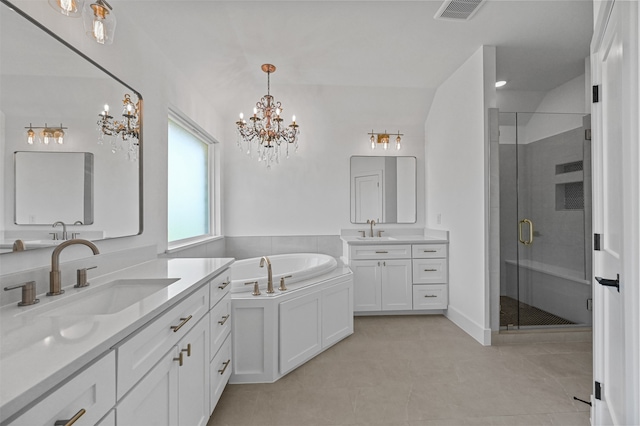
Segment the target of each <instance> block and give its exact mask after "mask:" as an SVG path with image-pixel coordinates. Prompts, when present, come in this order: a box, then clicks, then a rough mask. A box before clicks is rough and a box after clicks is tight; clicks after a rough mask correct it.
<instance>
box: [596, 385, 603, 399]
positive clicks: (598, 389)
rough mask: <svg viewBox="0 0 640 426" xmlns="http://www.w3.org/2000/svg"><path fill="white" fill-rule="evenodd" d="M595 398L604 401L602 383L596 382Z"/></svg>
mask: <svg viewBox="0 0 640 426" xmlns="http://www.w3.org/2000/svg"><path fill="white" fill-rule="evenodd" d="M594 397H595V398H596V399H598V400H600V401H602V385H601V384H600V382H596V385H595V395H594Z"/></svg>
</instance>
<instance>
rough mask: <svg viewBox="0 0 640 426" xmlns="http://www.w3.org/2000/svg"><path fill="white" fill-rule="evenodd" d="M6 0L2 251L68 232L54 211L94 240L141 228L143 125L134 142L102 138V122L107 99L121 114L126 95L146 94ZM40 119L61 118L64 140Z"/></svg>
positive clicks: (2, 7)
mask: <svg viewBox="0 0 640 426" xmlns="http://www.w3.org/2000/svg"><path fill="white" fill-rule="evenodd" d="M0 3H1V4H0V90H1V93H2V95H1V96H0V163H1V164H2V166H3V167H2V170H1V173H0V179H2V181H1V182H0V184H1V187H2V197H0V253H7V252H11V251H12V248H13V243H14V242H15V240H18V239H19V240H22V241H24V243H25V246H26V249H27V250H29V249H36V248H41V247H49V246H54V245H56V244H58V243H59V242H60V241H53V239H52V236H51V235H50V233H52V232H57V233H58V235H59V236H61V235H60V234H61V227H56V228H53V227H52V226H53V223H54V222H57V221H62V222H64V223H65V224H66V225H67V228H68V229H67V231H68V235H69V236H71V235H72V234H77V235H78V237H79V238H85V239H89V240H94V241H95V240H101V239H107V238H118V237H124V236H131V235H137V234H139V233H141V232H142V189H141V182H142V181H141V167H142V157H141V155H142V140H141V139H142V137H141V134H140V137H139V138H134V139H135V143H134V144H133V145H132V144H131V143H130V141H131V139H130V141H129V142H126V141H125V142H123V141H122V140H121V139H120V138H117V137H113V136H111V137H102V138H100V135H101V132H100V130H99V126H98V125H97V123H98V120H99V117H98V115H99V114H100V113H101V112H102V111H103V109H104V105H105V104H108V105H110V106H111V110H110V115H112V116H113V118H114V120H120V121H121V120H122V117H121V116H120V114H121V111H122V107H123V99H124V97H125V95H126V94H129V95H130V97H131V100H132V101H133V102H134V103H138V102H139V106H140V108H141V107H142V97H141V96H140V94H139V93H138V92H137V91H136V90H134V89H133V88H131V87H130V86H128V85H127V84H125V83H124V82H122V81H121V80H119V79H118V78H117V77H115V76H113V75H112V74H110V73H109V72H108V71H106V70H105V69H103V68H102V67H101V66H100V65H98V64H96V63H95V62H93V61H91V60H90V59H88V58H87V57H86V56H84V55H83V54H81V53H80V52H79V51H77V50H76V49H74V48H72V47H71V46H69V45H68V44H67V43H65V42H63V41H62V40H61V39H59V38H58V37H57V36H55V35H54V34H52V33H51V32H49V31H48V30H46V29H45V28H44V27H42V26H41V25H40V24H38V23H37V22H35V21H34V20H32V19H31V18H30V17H28V16H27V15H26V14H24V13H23V12H22V11H20V10H19V9H17V8H15V7H14V6H13V5H11V4H10V3H8V2H7V1H6V0H0ZM43 7H48V5H46V3H43ZM52 13H53V11H52ZM140 126H141V125H140ZM30 127H32V128H33V130H34V133H35V134H36V137H35V140H34V141H33V144H29V143H28V141H27V132H28V129H29V128H30ZM39 127H49V128H64V139H63V143H62V144H59V143H57V140H50V141H49V143H48V144H45V143H44V136H43V135H40V134H39V133H40V132H42V130H41V129H39ZM140 131H141V128H140ZM39 136H40V137H39ZM132 146H133V147H134V148H133V149H134V150H135V153H134V154H135V155H133V156H132V155H131V154H132V148H131V147H132ZM74 223H75V224H74ZM47 242H49V243H50V244H48V243H47Z"/></svg>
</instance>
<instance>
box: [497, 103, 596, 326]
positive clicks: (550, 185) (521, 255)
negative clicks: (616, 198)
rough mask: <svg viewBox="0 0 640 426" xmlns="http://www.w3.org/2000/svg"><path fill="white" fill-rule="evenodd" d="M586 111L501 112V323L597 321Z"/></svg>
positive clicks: (548, 324) (575, 322)
mask: <svg viewBox="0 0 640 426" xmlns="http://www.w3.org/2000/svg"><path fill="white" fill-rule="evenodd" d="M588 121H589V120H588V117H587V116H585V115H584V114H545V113H500V117H499V123H500V145H499V147H500V153H499V154H500V234H501V236H500V247H501V253H500V257H501V259H500V261H501V262H500V263H501V274H500V275H501V288H500V326H501V328H503V329H505V328H507V329H512V328H522V327H541V326H567V325H571V324H580V325H591V311H590V309H591V306H590V300H591V280H590V276H591V273H590V271H591V254H590V250H591V240H590V238H589V235H591V202H590V200H591V172H590V164H591V160H590V141H589V140H588V138H589V134H588V132H587V131H586V130H587V129H589V125H588Z"/></svg>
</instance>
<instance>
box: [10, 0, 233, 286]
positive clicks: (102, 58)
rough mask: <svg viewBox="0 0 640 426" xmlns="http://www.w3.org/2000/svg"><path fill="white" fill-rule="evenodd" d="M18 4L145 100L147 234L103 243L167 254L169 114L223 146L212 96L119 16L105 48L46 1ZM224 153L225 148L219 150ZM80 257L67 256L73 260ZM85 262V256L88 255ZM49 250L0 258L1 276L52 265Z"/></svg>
mask: <svg viewBox="0 0 640 426" xmlns="http://www.w3.org/2000/svg"><path fill="white" fill-rule="evenodd" d="M14 4H15V5H16V6H17V7H19V8H22V9H23V10H24V11H25V12H27V13H29V14H30V15H32V16H33V17H34V18H35V19H36V20H37V21H39V22H41V23H42V24H44V25H45V26H46V27H48V28H50V29H51V30H52V31H54V32H55V33H56V34H58V35H59V36H60V37H62V38H63V39H65V40H66V41H67V42H69V43H70V44H72V45H73V46H75V47H76V48H78V49H79V50H81V51H82V52H83V53H85V54H86V55H87V56H89V57H90V58H92V59H93V60H95V61H96V62H98V63H99V64H101V65H102V66H103V67H105V68H106V69H107V70H109V71H110V72H112V73H113V74H115V75H116V76H117V77H119V78H120V79H122V80H123V81H124V82H126V83H127V84H129V85H130V86H132V87H133V88H135V89H136V90H138V91H139V92H140V93H141V94H142V96H143V98H144V147H145V149H144V164H143V165H144V174H143V178H144V232H143V234H142V235H140V236H135V237H126V238H119V239H115V240H107V241H101V242H98V244H97V245H98V247H99V248H100V250H101V252H103V253H107V252H111V251H117V250H122V249H127V248H132V247H145V246H149V245H151V244H154V245H156V246H157V252H158V253H161V252H163V251H164V250H165V249H166V245H167V243H166V239H167V231H166V217H167V212H166V211H167V208H166V204H167V194H166V193H167V191H166V180H167V177H166V175H167V172H166V170H167V130H166V129H167V113H168V106H169V105H173V106H175V107H176V108H178V109H179V110H181V111H183V112H184V113H185V114H186V115H187V116H189V117H191V118H192V119H193V120H194V121H195V122H196V123H198V124H199V125H200V126H201V127H202V128H204V129H205V130H207V131H208V132H209V133H211V134H212V135H213V136H214V137H216V138H217V139H218V140H220V141H222V142H224V139H223V137H222V136H223V132H224V126H223V125H222V120H221V119H220V118H219V115H218V113H217V112H216V111H214V110H213V109H212V108H211V106H210V104H209V102H208V101H207V98H206V96H207V94H202V93H201V92H199V90H198V88H197V87H193V86H191V84H190V82H189V81H187V80H186V79H184V78H182V76H181V75H179V74H178V73H177V72H176V71H175V69H174V68H173V67H172V66H171V65H170V64H169V62H168V61H167V60H166V58H165V56H164V54H163V52H162V51H161V50H160V49H159V48H157V47H156V46H155V45H154V44H153V43H152V42H151V40H150V39H148V38H147V36H146V35H144V34H143V33H141V32H139V31H137V30H136V24H135V22H131V21H129V20H128V19H127V16H126V15H123V14H119V15H118V25H117V28H116V36H115V40H114V44H113V45H111V46H101V45H98V44H97V43H95V42H93V41H91V40H89V38H87V37H86V36H85V34H84V29H83V27H82V20H81V19H71V18H67V17H65V16H63V15H61V14H59V13H55V12H54V11H53V10H52V9H51V7H50V6H49V5H48V4H47V2H46V1H29V0H16V1H14ZM219 149H220V151H224V148H222V147H219ZM74 253H75V252H72V251H70V252H69V253H68V254H65V259H64V261H67V260H70V258H72V257H73V256H72V255H73V254H74ZM79 256H80V257H83V256H86V253H84V252H83V251H81V252H80V254H79ZM50 260H51V252H50V250H36V251H34V252H33V253H20V254H19V255H14V254H7V255H2V256H0V269H1V270H2V273H3V274H5V273H11V272H15V271H23V270H27V269H31V268H34V267H38V266H42V265H47V264H48V263H50Z"/></svg>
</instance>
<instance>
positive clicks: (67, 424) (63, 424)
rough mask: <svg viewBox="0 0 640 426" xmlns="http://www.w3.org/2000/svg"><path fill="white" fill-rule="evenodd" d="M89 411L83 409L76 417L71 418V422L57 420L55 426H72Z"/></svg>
mask: <svg viewBox="0 0 640 426" xmlns="http://www.w3.org/2000/svg"><path fill="white" fill-rule="evenodd" d="M86 412H87V410H85V409H84V408H81V409H80V411H78V412H77V413H76V415H75V416H73V417H71V418H70V419H69V420H57V421H56V422H55V423H54V426H71V425H72V424H74V423H75V422H76V421H78V419H79V418H80V417H82V416H84V413H86Z"/></svg>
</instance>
